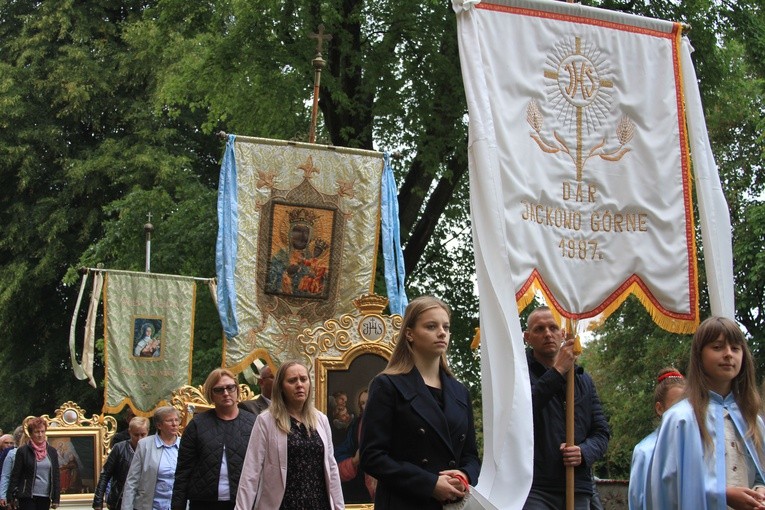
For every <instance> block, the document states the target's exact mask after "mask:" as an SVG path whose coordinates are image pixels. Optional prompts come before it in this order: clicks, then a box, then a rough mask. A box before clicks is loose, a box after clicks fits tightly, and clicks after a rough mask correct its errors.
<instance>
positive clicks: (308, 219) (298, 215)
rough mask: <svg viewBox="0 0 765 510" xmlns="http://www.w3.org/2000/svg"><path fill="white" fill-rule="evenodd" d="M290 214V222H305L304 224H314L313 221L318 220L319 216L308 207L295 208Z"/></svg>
mask: <svg viewBox="0 0 765 510" xmlns="http://www.w3.org/2000/svg"><path fill="white" fill-rule="evenodd" d="M289 215H290V224H291V225H295V224H303V225H313V223H314V222H315V221H316V219H317V218H318V216H317V215H316V214H315V213H312V212H311V211H309V210H308V209H303V208H302V207H301V208H300V209H293V210H291V211H290V212H289Z"/></svg>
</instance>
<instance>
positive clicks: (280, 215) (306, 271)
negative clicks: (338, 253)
mask: <svg viewBox="0 0 765 510" xmlns="http://www.w3.org/2000/svg"><path fill="white" fill-rule="evenodd" d="M272 207H273V214H272V216H271V218H272V220H271V243H270V251H269V259H268V270H267V272H266V285H265V292H266V293H267V294H275V295H282V296H294V297H302V298H320V299H324V298H326V297H327V294H328V291H329V280H330V277H331V276H332V275H331V274H330V260H331V252H332V233H333V228H334V219H335V210H334V209H326V208H320V207H307V206H296V205H291V204H286V203H281V202H273V205H272Z"/></svg>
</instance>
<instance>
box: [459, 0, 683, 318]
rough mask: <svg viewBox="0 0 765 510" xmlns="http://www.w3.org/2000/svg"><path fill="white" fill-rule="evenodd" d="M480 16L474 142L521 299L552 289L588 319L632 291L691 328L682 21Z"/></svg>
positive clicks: (548, 7) (573, 11) (559, 303)
mask: <svg viewBox="0 0 765 510" xmlns="http://www.w3.org/2000/svg"><path fill="white" fill-rule="evenodd" d="M470 16H471V17H472V25H473V28H474V29H475V30H477V32H476V33H477V40H476V41H475V43H474V45H473V46H471V47H470V48H465V47H463V48H462V49H463V66H465V73H464V74H465V82H466V89H467V90H468V91H469V92H468V95H469V105H470V124H471V135H473V138H471V143H475V142H476V141H477V138H475V134H480V137H481V138H483V139H485V140H487V142H488V143H489V144H490V146H491V150H495V151H496V157H497V161H498V166H499V178H500V182H499V183H498V184H499V185H500V186H501V189H502V190H503V196H502V201H503V203H502V211H503V212H502V214H503V216H504V217H503V219H502V221H503V222H504V225H505V229H506V232H507V234H506V235H507V237H508V238H509V239H510V240H511V243H510V245H509V250H510V253H509V261H508V262H507V266H508V267H509V270H510V271H511V274H512V278H513V282H514V285H515V291H516V295H517V296H516V297H517V298H518V300H519V301H520V304H521V305H522V306H523V305H525V304H527V303H528V300H529V299H530V298H531V296H532V295H533V292H534V291H536V290H541V291H542V292H543V293H544V294H545V295H546V298H547V299H548V301H549V302H550V303H551V304H552V305H553V306H554V307H555V308H556V309H558V311H559V312H561V313H562V314H563V315H565V316H568V317H572V318H575V319H583V318H588V317H594V316H596V315H599V314H601V313H609V312H610V311H613V310H614V309H615V308H616V307H617V306H618V305H619V304H621V302H622V301H623V300H624V299H625V298H626V296H627V295H629V294H630V293H632V294H635V295H637V297H638V298H639V299H640V300H641V301H642V302H643V304H644V305H646V307H647V308H648V309H649V311H650V312H651V314H652V316H653V317H654V319H655V320H656V321H657V322H658V323H659V324H660V325H662V326H663V327H665V328H667V329H669V330H671V331H676V332H689V331H693V329H695V325H696V324H697V323H698V288H697V287H698V285H697V280H698V276H697V268H696V258H695V246H694V226H693V209H692V203H691V186H692V181H691V173H690V157H689V151H688V136H687V131H686V125H685V112H684V110H683V108H684V106H683V101H682V75H681V66H680V60H681V51H680V41H681V36H680V33H681V27H680V25H679V24H673V23H668V22H663V21H657V20H650V19H645V18H640V17H636V16H627V15H621V14H618V13H611V12H607V11H606V12H604V11H600V10H595V9H587V8H584V7H582V6H570V5H569V6H562V5H560V2H541V1H537V2H529V1H527V2H521V1H517V2H495V3H491V4H489V3H485V2H484V3H480V4H478V5H476V7H475V9H472V10H471V12H470ZM462 18H463V19H465V18H466V16H462ZM466 25H467V24H466V23H461V25H460V26H461V30H462V29H464V28H465V27H466ZM521 56H522V58H521ZM468 69H471V71H468ZM472 69H474V71H473V70H472ZM471 94H472V96H473V97H470V95H471Z"/></svg>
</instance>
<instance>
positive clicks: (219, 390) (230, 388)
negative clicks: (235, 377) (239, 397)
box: [212, 384, 236, 395]
mask: <svg viewBox="0 0 765 510" xmlns="http://www.w3.org/2000/svg"><path fill="white" fill-rule="evenodd" d="M212 391H213V393H215V394H216V395H223V392H224V391H225V392H226V393H236V384H227V385H225V386H215V387H213V389H212Z"/></svg>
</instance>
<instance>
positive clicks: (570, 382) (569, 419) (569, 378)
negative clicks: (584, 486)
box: [566, 318, 582, 510]
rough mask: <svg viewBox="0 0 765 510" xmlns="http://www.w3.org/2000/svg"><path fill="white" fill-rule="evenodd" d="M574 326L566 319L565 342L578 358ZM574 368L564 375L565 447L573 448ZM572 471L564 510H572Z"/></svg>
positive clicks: (570, 470)
mask: <svg viewBox="0 0 765 510" xmlns="http://www.w3.org/2000/svg"><path fill="white" fill-rule="evenodd" d="M576 325H577V321H575V320H573V319H569V318H567V319H566V340H569V339H571V338H573V339H574V354H575V355H576V356H579V355H580V354H581V353H582V346H581V344H580V343H579V335H577V334H576ZM574 363H576V360H574ZM575 368H576V365H572V366H571V369H570V370H569V371H568V374H567V375H566V446H575V444H576V443H575V442H576V436H575V433H574V399H575V398H576V394H575V392H574V389H575V388H574V387H575V385H576V380H575ZM574 469H575V468H574V466H566V510H574Z"/></svg>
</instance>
